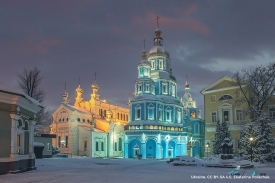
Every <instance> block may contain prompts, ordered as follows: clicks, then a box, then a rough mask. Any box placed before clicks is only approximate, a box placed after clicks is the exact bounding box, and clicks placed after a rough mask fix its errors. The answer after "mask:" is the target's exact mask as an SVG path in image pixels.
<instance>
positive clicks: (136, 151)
mask: <svg viewBox="0 0 275 183" xmlns="http://www.w3.org/2000/svg"><path fill="white" fill-rule="evenodd" d="M138 154H139V149H138V148H134V157H137V155H138Z"/></svg>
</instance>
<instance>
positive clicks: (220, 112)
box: [219, 109, 223, 122]
mask: <svg viewBox="0 0 275 183" xmlns="http://www.w3.org/2000/svg"><path fill="white" fill-rule="evenodd" d="M219 117H220V119H219V120H220V122H222V121H223V118H222V109H220V110H219Z"/></svg>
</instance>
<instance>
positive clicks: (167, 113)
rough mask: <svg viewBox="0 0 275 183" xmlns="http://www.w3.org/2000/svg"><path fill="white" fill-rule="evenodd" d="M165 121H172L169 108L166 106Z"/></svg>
mask: <svg viewBox="0 0 275 183" xmlns="http://www.w3.org/2000/svg"><path fill="white" fill-rule="evenodd" d="M165 112H166V121H172V116H171V114H172V113H171V108H170V107H167V108H166V110H165Z"/></svg>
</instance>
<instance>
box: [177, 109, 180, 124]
mask: <svg viewBox="0 0 275 183" xmlns="http://www.w3.org/2000/svg"><path fill="white" fill-rule="evenodd" d="M177 122H178V123H181V110H180V109H178V111H177Z"/></svg>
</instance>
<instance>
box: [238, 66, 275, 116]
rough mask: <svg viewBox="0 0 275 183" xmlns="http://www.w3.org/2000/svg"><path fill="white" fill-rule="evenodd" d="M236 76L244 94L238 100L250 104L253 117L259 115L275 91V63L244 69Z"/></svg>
mask: <svg viewBox="0 0 275 183" xmlns="http://www.w3.org/2000/svg"><path fill="white" fill-rule="evenodd" d="M234 78H235V80H236V83H237V86H238V87H239V89H240V91H241V93H242V95H243V97H242V98H241V99H239V100H238V101H237V102H238V103H243V102H246V103H247V104H248V107H249V112H250V114H251V115H250V116H251V118H252V119H253V118H257V117H259V116H260V115H261V113H262V110H263V107H264V105H265V104H266V102H267V101H268V100H269V99H270V98H271V97H272V96H273V95H274V93H275V63H270V64H268V65H267V66H266V67H264V66H258V67H256V68H253V69H242V70H241V73H240V72H236V73H235V75H234ZM249 89H250V90H251V91H252V92H249Z"/></svg>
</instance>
